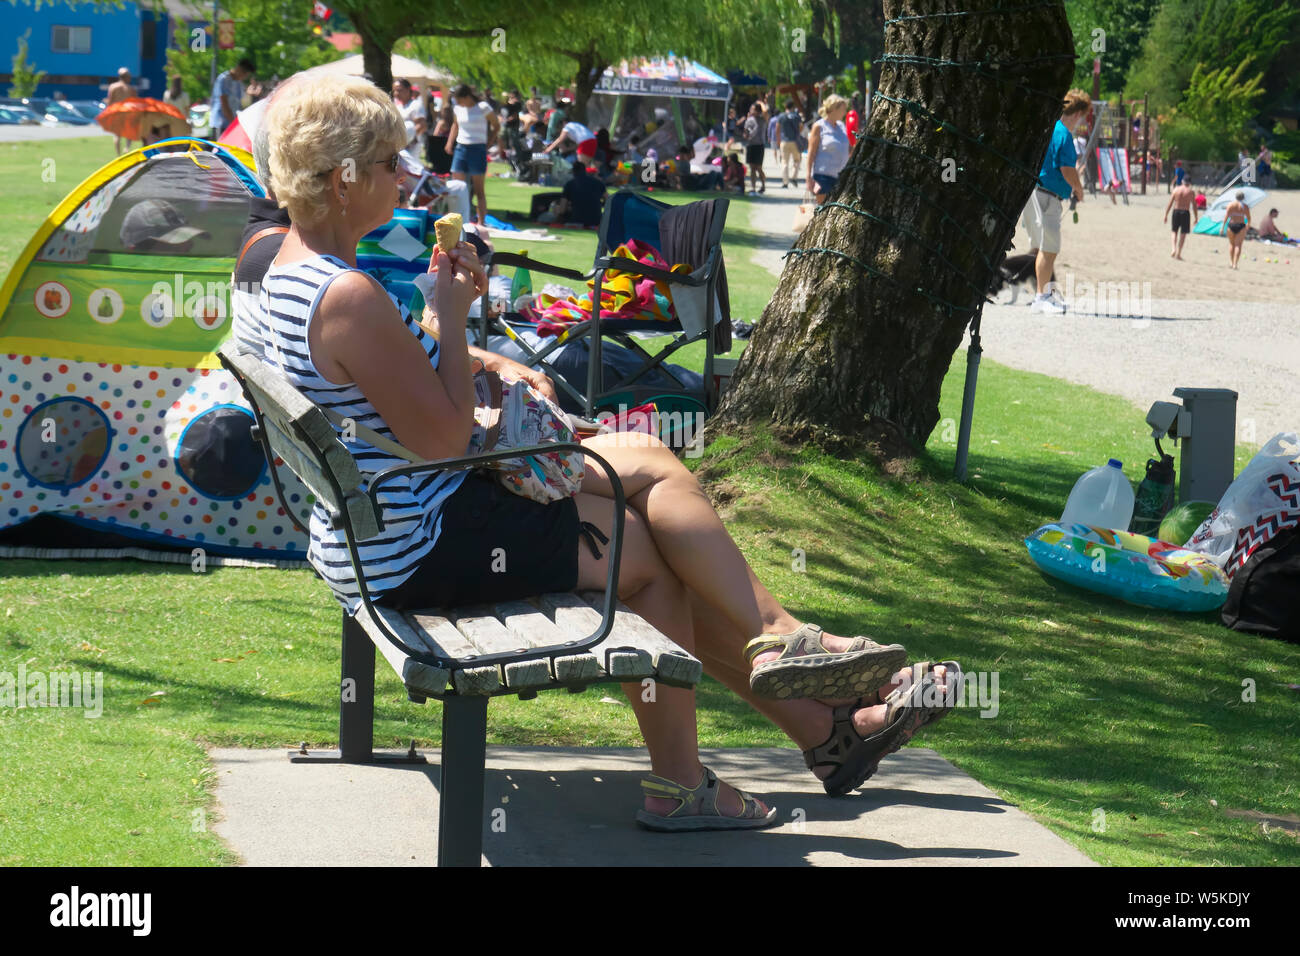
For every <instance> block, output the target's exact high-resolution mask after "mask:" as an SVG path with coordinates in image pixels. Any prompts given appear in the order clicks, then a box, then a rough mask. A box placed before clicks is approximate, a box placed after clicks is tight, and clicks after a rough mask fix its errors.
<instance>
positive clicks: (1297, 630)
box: [1222, 527, 1300, 644]
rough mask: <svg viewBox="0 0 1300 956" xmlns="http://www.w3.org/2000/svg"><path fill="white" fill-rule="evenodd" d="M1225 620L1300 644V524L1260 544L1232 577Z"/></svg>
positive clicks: (1236, 628) (1230, 624)
mask: <svg viewBox="0 0 1300 956" xmlns="http://www.w3.org/2000/svg"><path fill="white" fill-rule="evenodd" d="M1222 620H1223V623H1224V624H1226V625H1227V626H1228V627H1230V628H1232V629H1233V630H1234V631H1249V632H1251V633H1254V634H1262V635H1264V636H1266V637H1276V638H1280V639H1282V640H1284V641H1292V642H1293V643H1296V644H1300V527H1295V528H1288V529H1286V530H1285V531H1282V532H1279V533H1278V534H1276V535H1274V536H1273V537H1272V538H1270V539H1269V540H1268V541H1266V542H1265V543H1264V544H1261V545H1260V546H1259V547H1258V548H1256V549H1255V551H1254V553H1252V554H1251V556H1250V558H1249V560H1247V561H1246V563H1245V564H1243V565H1242V566H1241V567H1240V568H1239V569H1238V571H1237V573H1236V574H1235V575H1233V577H1232V585H1231V586H1230V587H1229V588H1228V599H1227V600H1226V601H1225V602H1224V604H1223V611H1222Z"/></svg>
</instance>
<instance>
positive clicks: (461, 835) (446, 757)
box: [438, 694, 488, 867]
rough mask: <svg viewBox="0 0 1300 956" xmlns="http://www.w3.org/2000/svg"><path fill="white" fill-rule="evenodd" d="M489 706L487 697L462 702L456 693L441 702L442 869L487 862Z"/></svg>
mask: <svg viewBox="0 0 1300 956" xmlns="http://www.w3.org/2000/svg"><path fill="white" fill-rule="evenodd" d="M487 705H488V698H487V697H461V696H459V695H457V694H453V695H450V696H448V697H447V698H446V699H445V700H444V701H443V702H442V784H441V786H440V787H439V788H438V789H439V799H440V802H441V806H440V807H439V809H438V865H439V866H475V867H476V866H479V865H480V864H481V862H482V859H483V778H484V766H483V765H484V762H485V761H486V759H487Z"/></svg>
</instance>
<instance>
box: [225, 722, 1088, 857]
mask: <svg viewBox="0 0 1300 956" xmlns="http://www.w3.org/2000/svg"><path fill="white" fill-rule="evenodd" d="M426 756H427V757H428V758H429V760H430V763H429V764H428V765H427V766H406V765H396V766H393V765H390V766H346V765H342V764H314V765H313V764H291V763H290V762H289V760H288V757H287V756H286V751H284V750H214V751H212V758H213V761H214V764H215V769H216V772H217V781H218V783H217V801H218V805H219V814H220V822H218V823H217V824H216V825H215V826H214V830H215V832H216V833H217V834H218V835H220V836H221V837H222V838H223V839H224V840H225V841H226V843H227V844H228V845H229V846H230V847H232V848H233V849H234V850H235V851H236V852H238V853H239V854H240V856H241V857H243V860H244V862H245V863H246V864H248V865H251V866H429V865H432V864H433V863H434V862H435V861H436V859H437V833H436V827H435V823H434V821H435V820H436V813H437V811H438V768H437V759H438V754H437V751H436V750H434V751H431V752H429V753H427V754H426ZM703 760H704V762H705V763H706V764H707V765H708V766H710V767H712V768H713V769H714V771H715V772H716V773H717V774H718V775H719V776H720V777H721V778H723V779H724V780H727V781H728V782H731V783H734V784H736V785H737V786H739V787H742V788H743V789H746V790H749V791H750V792H751V793H754V794H757V795H760V796H762V797H764V798H765V800H767V801H768V803H769V805H771V806H775V807H777V808H778V809H779V810H780V819H781V821H782V823H781V825H780V826H779V827H774V828H772V829H770V830H766V831H761V832H756V833H745V832H740V833H735V832H732V833H715V832H706V833H691V834H659V833H649V832H647V831H644V830H641V829H640V828H638V827H637V826H636V824H635V822H634V819H633V815H634V813H635V811H636V809H637V808H638V807H639V806H640V799H641V791H640V787H639V785H638V781H639V780H640V778H641V775H642V774H644V773H645V772H647V770H648V761H647V759H646V756H645V751H644V750H633V749H612V748H591V749H582V748H560V747H555V748H550V747H535V748H534V747H527V748H506V747H492V748H490V749H489V750H488V772H487V786H486V797H485V819H484V832H483V847H484V862H485V863H486V864H489V865H492V866H717V865H725V866H872V865H901V866H971V865H981V866H990V865H992V866H1095V865H1096V864H1094V863H1093V862H1092V861H1091V860H1089V859H1088V858H1087V857H1086V856H1084V855H1083V854H1082V853H1080V852H1079V851H1078V850H1076V849H1074V848H1073V847H1072V846H1070V845H1069V844H1068V843H1066V842H1065V841H1064V840H1062V839H1061V838H1060V837H1057V836H1056V835H1055V834H1053V833H1051V832H1050V831H1049V830H1047V829H1046V828H1045V827H1043V826H1041V825H1039V824H1038V823H1035V822H1034V821H1033V820H1031V819H1030V818H1029V817H1028V816H1026V815H1025V814H1024V813H1022V812H1020V810H1018V809H1016V808H1015V807H1014V806H1011V805H1010V804H1008V803H1006V802H1005V801H1003V800H1002V799H1001V798H999V797H998V796H996V795H995V794H994V793H993V792H992V791H990V790H988V789H987V788H985V787H983V786H981V785H980V784H979V783H977V782H976V781H975V780H973V779H972V778H971V777H969V776H967V775H966V774H964V773H962V772H961V771H960V770H958V769H957V768H955V767H954V766H952V764H950V763H948V762H947V761H945V760H944V759H943V758H941V757H939V756H938V754H936V753H935V752H934V751H932V750H924V749H921V748H915V747H913V748H907V749H905V750H904V751H903V752H902V753H900V754H897V755H895V756H892V757H889V758H888V759H887V760H886V762H885V764H884V765H882V768H881V770H880V772H879V773H878V774H877V775H876V776H875V777H873V778H872V779H871V780H869V781H868V782H867V786H866V788H865V789H864V790H863V791H862V792H861V793H859V794H857V795H854V796H850V797H847V798H844V799H840V800H832V799H830V798H828V797H827V796H826V795H825V793H824V792H823V791H822V789H821V786H820V784H818V783H817V781H816V780H814V779H813V777H812V775H811V774H810V773H809V772H808V771H807V770H806V769H805V768H804V765H803V759H802V757H801V756H800V754H799V753H798V751H795V750H793V749H790V750H786V749H778V748H761V749H745V750H711V751H705V752H704V754H703Z"/></svg>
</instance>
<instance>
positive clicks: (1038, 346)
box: [746, 154, 1300, 446]
mask: <svg viewBox="0 0 1300 956" xmlns="http://www.w3.org/2000/svg"><path fill="white" fill-rule="evenodd" d="M764 168H765V170H766V172H767V176H768V188H767V193H766V194H765V195H764V196H761V197H756V198H753V197H752V198H750V199H749V201H748V202H747V204H746V205H747V206H748V211H749V215H750V226H751V228H752V229H753V230H754V231H756V232H762V233H765V234H766V235H768V236H769V237H770V239H771V242H770V244H765V245H764V246H762V247H760V248H759V249H757V250H756V251H755V252H754V254H753V261H754V262H755V263H756V264H758V265H761V266H763V267H764V268H767V269H768V270H769V271H771V272H772V273H773V274H774V275H780V273H781V269H782V267H783V266H784V260H783V259H782V258H781V255H782V253H784V252H785V251H786V250H787V249H788V248H789V247H790V245H791V244H792V243H793V242H794V238H795V237H794V234H793V233H792V232H791V231H790V223H791V221H792V219H793V217H794V209H795V207H796V206H797V205H798V204H799V201H800V197H801V196H802V189H800V190H799V191H797V192H796V190H795V189H794V188H790V189H788V190H786V189H782V188H781V173H780V169H779V167H777V166H776V165H775V164H774V163H772V162H771V158H770V154H769V159H768V162H767V163H766V164H765V167H764ZM774 174H775V176H774ZM774 187H775V188H774ZM1029 298H1031V297H1030V296H1026V295H1024V294H1021V295H1020V296H1019V298H1018V302H1017V303H1016V304H1010V305H1000V304H993V303H990V304H989V305H988V306H986V307H985V309H984V320H983V322H982V324H981V338H982V340H983V346H984V356H985V358H987V359H989V360H991V361H994V362H999V363H1001V364H1003V365H1009V366H1011V367H1012V368H1019V369H1024V370H1026V371H1030V372H1041V373H1043V374H1046V375H1052V376H1055V377H1057V378H1061V379H1065V380H1066V381H1069V382H1075V383H1077V384H1080V385H1089V386H1092V387H1093V388H1095V389H1097V390H1098V391H1101V392H1107V393H1109V394H1112V395H1120V396H1123V397H1124V398H1127V399H1128V400H1129V401H1131V402H1133V403H1134V404H1135V405H1136V406H1138V407H1139V408H1140V409H1141V411H1142V413H1143V414H1145V412H1146V409H1147V408H1148V407H1150V405H1151V403H1152V402H1154V401H1159V400H1162V399H1163V400H1170V401H1172V400H1173V399H1172V394H1173V390H1174V389H1175V388H1177V387H1179V386H1193V387H1202V388H1231V389H1233V390H1235V391H1236V392H1237V396H1238V398H1237V433H1238V439H1239V440H1240V441H1242V442H1245V443H1247V444H1253V445H1256V446H1261V445H1263V444H1264V443H1265V442H1266V441H1268V439H1269V438H1271V437H1272V436H1273V435H1274V434H1276V433H1277V432H1279V431H1296V430H1300V304H1296V303H1291V304H1278V303H1269V302H1239V301H1234V302H1224V301H1204V300H1195V299H1156V298H1151V299H1149V300H1135V301H1132V302H1118V301H1117V302H1115V303H1114V304H1110V303H1101V304H1099V305H1098V304H1091V307H1090V303H1088V302H1086V301H1082V302H1080V303H1079V306H1080V309H1081V311H1075V312H1071V313H1067V314H1065V315H1041V314H1037V313H1032V312H1031V311H1030V309H1029V307H1028V305H1027V304H1026V303H1027V302H1028V301H1029ZM1116 306H1118V307H1116ZM1108 312H1109V313H1112V314H1110V315H1107V314H1098V313H1108ZM1134 316H1135V317H1134ZM1137 422H1138V423H1139V424H1140V423H1141V418H1139V419H1137Z"/></svg>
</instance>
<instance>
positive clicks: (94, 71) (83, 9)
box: [0, 0, 212, 100]
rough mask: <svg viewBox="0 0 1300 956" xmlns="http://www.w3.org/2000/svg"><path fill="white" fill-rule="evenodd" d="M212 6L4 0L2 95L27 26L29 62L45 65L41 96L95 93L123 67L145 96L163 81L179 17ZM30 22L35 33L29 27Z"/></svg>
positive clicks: (0, 0)
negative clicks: (168, 48)
mask: <svg viewBox="0 0 1300 956" xmlns="http://www.w3.org/2000/svg"><path fill="white" fill-rule="evenodd" d="M211 10H212V7H211V6H210V5H208V6H206V7H205V6H203V5H201V4H198V3H189V2H185V0H156V2H154V0H140V2H131V0H128V2H127V3H125V4H124V5H123V6H122V7H121V8H120V9H119V8H116V7H112V6H100V5H97V4H92V3H78V4H77V5H76V6H71V5H69V4H67V3H54V4H42V5H41V7H40V9H36V8H34V7H33V5H32V4H31V3H24V2H14V0H0V17H3V19H4V24H5V28H4V30H3V36H4V37H6V38H7V39H4V40H0V71H3V72H0V95H2V94H4V93H6V92H7V88H8V84H9V82H10V81H11V80H12V74H11V73H10V72H9V71H10V70H11V69H12V64H13V57H14V55H15V54H16V53H17V52H18V38H19V37H21V36H23V34H25V33H26V34H27V63H28V65H29V66H31V67H32V68H34V69H37V70H44V71H45V73H46V75H45V76H44V77H43V78H42V80H41V84H40V86H39V87H38V88H37V90H36V95H37V96H52V95H53V94H54V93H55V91H59V92H62V93H63V94H64V95H66V96H67V97H68V99H72V100H77V99H97V98H99V97H101V96H102V95H103V94H104V91H105V90H107V89H108V84H110V83H112V82H113V81H114V80H115V79H117V71H118V70H119V69H120V68H122V67H126V68H127V69H128V70H130V71H131V76H132V77H134V78H135V85H136V89H138V90H139V91H140V95H141V96H154V97H158V98H161V97H162V94H163V90H164V89H166V84H167V78H166V74H165V72H164V68H165V66H166V64H167V47H168V45H169V44H170V43H171V34H172V30H173V29H174V21H175V20H178V19H179V20H185V21H187V22H192V23H200V24H201V23H204V22H207V20H208V18H209V17H210V16H211ZM28 30H30V31H31V32H30V33H27V31H28Z"/></svg>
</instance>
